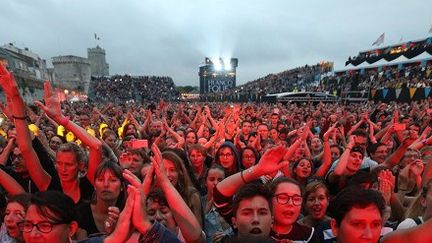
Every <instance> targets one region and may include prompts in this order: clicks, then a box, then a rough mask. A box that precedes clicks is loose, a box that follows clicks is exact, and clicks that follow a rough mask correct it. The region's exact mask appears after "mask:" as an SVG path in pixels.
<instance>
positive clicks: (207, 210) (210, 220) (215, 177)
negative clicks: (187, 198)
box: [201, 164, 233, 243]
mask: <svg viewBox="0 0 432 243" xmlns="http://www.w3.org/2000/svg"><path fill="white" fill-rule="evenodd" d="M223 179H225V172H224V170H223V168H222V167H221V166H220V165H217V164H214V165H212V166H211V167H210V168H209V169H208V170H207V173H206V176H205V184H206V187H207V195H204V196H203V197H201V203H202V208H203V210H204V231H205V233H206V236H207V238H206V242H208V243H210V242H214V241H216V242H217V241H218V240H220V239H222V238H223V237H225V236H227V235H231V234H232V233H233V231H232V228H231V226H230V225H229V224H228V223H227V222H226V221H225V220H224V219H223V217H222V216H220V214H219V213H218V211H217V210H216V208H215V206H214V205H213V190H214V188H215V187H216V185H217V184H218V183H219V182H221V181H222V180H223Z"/></svg>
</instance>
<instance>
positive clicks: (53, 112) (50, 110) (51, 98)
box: [35, 81, 64, 121]
mask: <svg viewBox="0 0 432 243" xmlns="http://www.w3.org/2000/svg"><path fill="white" fill-rule="evenodd" d="M44 100H45V105H44V104H42V103H41V102H39V101H35V104H36V105H37V106H38V107H39V108H41V109H42V110H43V111H44V112H45V113H46V114H47V115H48V116H49V117H51V118H53V119H54V120H56V121H59V120H60V119H62V118H63V117H64V116H63V114H62V111H61V105H60V100H59V99H58V97H57V96H56V95H55V94H53V92H52V87H51V84H50V82H49V81H45V83H44Z"/></svg>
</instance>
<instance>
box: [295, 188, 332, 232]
mask: <svg viewBox="0 0 432 243" xmlns="http://www.w3.org/2000/svg"><path fill="white" fill-rule="evenodd" d="M328 205H329V192H328V190H327V187H326V186H325V184H324V183H323V182H320V181H315V182H311V183H309V184H308V185H307V186H306V187H305V192H304V195H303V209H304V210H305V211H306V212H307V213H306V216H305V217H304V218H302V219H300V220H299V223H300V224H303V225H306V226H309V227H314V228H316V229H320V228H322V227H323V225H324V223H326V222H327V223H328V221H329V220H330V217H328V216H327V214H326V213H327V207H328Z"/></svg>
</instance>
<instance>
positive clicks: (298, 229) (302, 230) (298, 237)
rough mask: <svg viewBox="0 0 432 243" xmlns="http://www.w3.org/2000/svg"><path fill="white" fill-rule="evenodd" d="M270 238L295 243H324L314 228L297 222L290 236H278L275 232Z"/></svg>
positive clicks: (272, 232) (271, 233)
mask: <svg viewBox="0 0 432 243" xmlns="http://www.w3.org/2000/svg"><path fill="white" fill-rule="evenodd" d="M270 236H271V237H272V238H273V239H274V240H275V241H276V242H280V241H283V240H292V241H295V242H311V243H314V242H322V240H323V237H322V235H320V234H319V233H318V232H317V231H316V230H315V229H314V228H311V227H308V226H305V225H301V224H299V223H297V222H295V223H294V224H293V226H292V229H291V231H290V232H289V233H288V234H278V233H276V232H274V231H273V230H272V231H271V232H270Z"/></svg>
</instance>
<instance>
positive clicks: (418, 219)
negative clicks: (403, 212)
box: [413, 217, 422, 225]
mask: <svg viewBox="0 0 432 243" xmlns="http://www.w3.org/2000/svg"><path fill="white" fill-rule="evenodd" d="M413 220H414V222H415V223H416V224H417V225H421V224H422V221H421V219H420V217H415V218H413Z"/></svg>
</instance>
